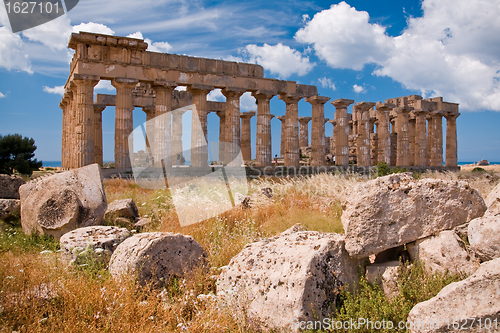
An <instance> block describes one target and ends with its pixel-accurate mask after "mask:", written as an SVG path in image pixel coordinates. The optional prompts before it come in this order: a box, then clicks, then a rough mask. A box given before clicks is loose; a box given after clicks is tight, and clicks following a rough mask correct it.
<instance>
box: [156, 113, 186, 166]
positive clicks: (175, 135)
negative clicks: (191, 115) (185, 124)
mask: <svg viewBox="0 0 500 333" xmlns="http://www.w3.org/2000/svg"><path fill="white" fill-rule="evenodd" d="M185 112H186V111H185V110H184V111H181V110H175V111H174V112H172V164H173V165H184V162H182V159H183V157H184V154H183V147H182V115H183V114H184V113H185ZM155 125H156V124H155Z"/></svg>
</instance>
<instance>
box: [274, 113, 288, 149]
mask: <svg viewBox="0 0 500 333" xmlns="http://www.w3.org/2000/svg"><path fill="white" fill-rule="evenodd" d="M276 119H278V120H279V121H281V133H280V157H282V158H283V157H284V156H285V142H286V116H276Z"/></svg>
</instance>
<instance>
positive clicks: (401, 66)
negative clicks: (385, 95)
mask: <svg viewBox="0 0 500 333" xmlns="http://www.w3.org/2000/svg"><path fill="white" fill-rule="evenodd" d="M422 9H423V11H424V14H423V16H422V17H417V18H413V17H410V18H409V19H408V27H407V28H406V29H405V30H404V31H403V33H402V34H401V35H400V36H397V37H389V36H387V35H386V34H385V28H384V27H382V26H380V25H378V24H372V23H369V16H368V14H367V13H366V12H359V11H356V10H355V9H354V8H352V7H350V6H349V5H347V4H346V3H344V2H342V3H340V4H338V5H333V6H332V7H331V8H330V9H328V10H324V11H322V12H320V13H318V14H316V15H315V16H314V18H313V19H312V20H311V21H309V22H308V23H307V24H306V26H305V27H304V28H302V29H300V30H299V31H298V32H297V34H296V36H295V38H296V39H297V40H298V41H300V42H304V43H309V44H313V47H314V50H315V52H316V54H317V55H318V57H320V58H321V59H323V60H325V61H326V62H327V63H328V65H329V66H331V67H334V68H350V69H354V70H360V69H362V68H363V67H364V65H366V64H368V63H375V64H377V65H378V66H379V67H378V68H377V69H376V70H375V71H374V74H375V75H379V76H388V77H391V78H392V79H394V80H396V81H399V82H401V83H402V84H403V85H404V86H405V87H406V88H408V89H414V90H419V91H420V92H421V94H422V95H424V96H429V95H438V96H443V97H444V98H445V100H448V101H452V102H458V103H460V104H461V108H462V109H468V110H479V109H489V110H496V111H500V21H499V20H498V17H500V6H498V1H489V0H477V1H469V0H424V1H423V2H422ZM353 89H354V87H353Z"/></svg>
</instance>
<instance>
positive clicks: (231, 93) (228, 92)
mask: <svg viewBox="0 0 500 333" xmlns="http://www.w3.org/2000/svg"><path fill="white" fill-rule="evenodd" d="M245 92H246V90H245V89H241V88H224V89H222V90H221V93H222V95H224V96H225V97H226V98H231V97H232V98H240V97H241V95H243V94H244V93H245Z"/></svg>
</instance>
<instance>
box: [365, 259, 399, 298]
mask: <svg viewBox="0 0 500 333" xmlns="http://www.w3.org/2000/svg"><path fill="white" fill-rule="evenodd" d="M398 268H399V261H389V262H386V263H383V264H374V265H370V266H367V267H366V279H367V280H368V282H370V283H375V282H378V283H379V284H380V285H381V286H382V290H383V291H384V293H385V294H386V295H387V296H389V297H393V296H395V295H397V294H398V283H397V278H398Z"/></svg>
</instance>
